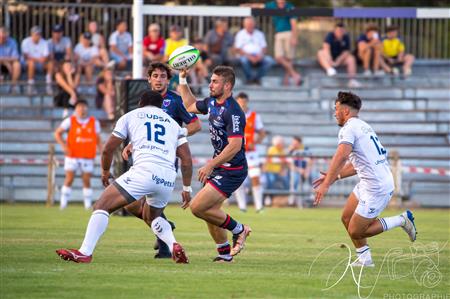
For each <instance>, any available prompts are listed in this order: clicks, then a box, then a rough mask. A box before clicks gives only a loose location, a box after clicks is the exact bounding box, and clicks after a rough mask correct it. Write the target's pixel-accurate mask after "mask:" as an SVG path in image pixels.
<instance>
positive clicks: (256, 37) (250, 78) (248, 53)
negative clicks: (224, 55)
mask: <svg viewBox="0 0 450 299" xmlns="http://www.w3.org/2000/svg"><path fill="white" fill-rule="evenodd" d="M234 47H235V49H236V51H237V53H238V55H239V60H240V62H241V65H242V68H243V70H244V73H245V77H246V79H247V84H252V83H254V84H258V85H260V84H261V78H262V77H264V75H265V74H266V73H267V71H268V70H269V69H270V67H271V66H272V65H273V64H274V61H273V59H272V57H270V56H268V55H266V52H267V42H266V38H265V37H264V33H262V32H261V31H259V30H258V29H255V19H254V18H253V17H246V18H245V19H244V28H243V29H242V30H240V31H239V32H238V33H237V34H236V38H235V41H234ZM254 70H256V73H255V72H254Z"/></svg>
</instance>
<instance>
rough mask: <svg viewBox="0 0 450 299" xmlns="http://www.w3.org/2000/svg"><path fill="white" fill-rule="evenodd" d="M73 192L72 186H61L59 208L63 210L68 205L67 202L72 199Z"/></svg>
mask: <svg viewBox="0 0 450 299" xmlns="http://www.w3.org/2000/svg"><path fill="white" fill-rule="evenodd" d="M71 193H72V188H70V187H67V186H62V188H61V198H60V200H59V208H60V209H61V210H63V209H65V208H66V207H67V202H68V201H69V199H70V194H71Z"/></svg>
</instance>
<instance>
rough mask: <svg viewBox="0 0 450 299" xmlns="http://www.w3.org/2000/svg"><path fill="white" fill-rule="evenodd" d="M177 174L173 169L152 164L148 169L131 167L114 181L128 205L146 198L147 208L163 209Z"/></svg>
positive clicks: (170, 194) (169, 196)
mask: <svg viewBox="0 0 450 299" xmlns="http://www.w3.org/2000/svg"><path fill="white" fill-rule="evenodd" d="M176 176H177V173H176V172H175V171H174V170H173V169H169V168H165V167H160V166H157V165H155V164H152V165H151V166H150V167H148V166H147V167H142V166H141V167H139V166H138V167H136V166H132V167H131V168H130V169H129V170H128V171H127V172H125V173H124V174H122V175H121V176H120V177H118V178H117V179H116V180H115V181H114V183H113V184H114V186H116V187H117V189H119V191H120V193H121V194H122V195H123V196H124V197H125V199H126V200H127V201H128V203H132V202H134V201H135V200H138V199H140V198H141V197H143V196H146V200H147V203H148V205H149V206H151V207H155V208H164V207H165V206H167V204H168V202H169V199H170V198H171V196H172V191H173V188H174V186H175V179H176Z"/></svg>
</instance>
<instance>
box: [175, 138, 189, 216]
mask: <svg viewBox="0 0 450 299" xmlns="http://www.w3.org/2000/svg"><path fill="white" fill-rule="evenodd" d="M177 157H178V158H180V161H181V163H180V168H181V177H182V180H183V192H182V193H181V197H182V200H183V204H182V206H181V207H182V208H183V209H186V208H187V207H188V206H189V203H190V202H191V192H192V191H191V182H192V157H191V151H190V149H189V144H188V143H187V142H186V143H183V144H182V145H180V146H178V148H177Z"/></svg>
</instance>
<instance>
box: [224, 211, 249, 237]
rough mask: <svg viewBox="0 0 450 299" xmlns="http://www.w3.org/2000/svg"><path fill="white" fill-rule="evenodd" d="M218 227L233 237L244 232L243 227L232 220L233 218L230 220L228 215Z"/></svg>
mask: <svg viewBox="0 0 450 299" xmlns="http://www.w3.org/2000/svg"><path fill="white" fill-rule="evenodd" d="M220 227H221V228H224V229H227V230H229V231H231V233H233V235H238V234H240V233H242V231H243V230H244V226H243V225H242V224H241V223H239V222H237V221H236V220H234V219H233V218H231V217H230V215H228V214H227V217H226V218H225V221H224V222H223V223H222V225H220Z"/></svg>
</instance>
